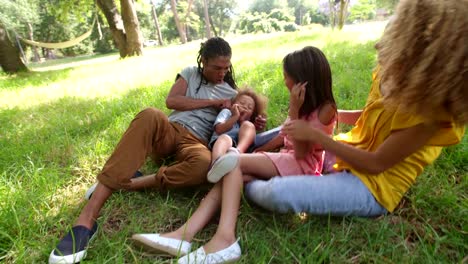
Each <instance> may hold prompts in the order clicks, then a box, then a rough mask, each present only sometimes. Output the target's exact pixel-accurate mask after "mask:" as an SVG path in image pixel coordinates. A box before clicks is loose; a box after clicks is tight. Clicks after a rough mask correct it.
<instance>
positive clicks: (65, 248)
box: [49, 223, 98, 264]
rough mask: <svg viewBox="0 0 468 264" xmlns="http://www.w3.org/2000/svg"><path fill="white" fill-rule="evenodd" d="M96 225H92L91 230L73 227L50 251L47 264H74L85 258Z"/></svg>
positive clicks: (94, 234) (94, 233) (83, 227)
mask: <svg viewBox="0 0 468 264" xmlns="http://www.w3.org/2000/svg"><path fill="white" fill-rule="evenodd" d="M97 228H98V225H97V223H94V226H93V229H91V230H90V229H88V228H86V227H85V226H82V225H80V226H74V227H73V228H72V230H71V231H69V232H68V233H67V234H66V235H65V236H64V237H63V238H62V240H60V242H59V243H58V245H57V247H56V248H55V249H54V250H52V252H51V253H50V256H49V264H56V263H61V264H74V263H78V262H80V261H81V260H82V259H84V258H85V257H86V250H87V249H88V244H89V242H91V240H93V239H94V237H95V236H96V233H97V232H96V231H97Z"/></svg>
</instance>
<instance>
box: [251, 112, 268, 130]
mask: <svg viewBox="0 0 468 264" xmlns="http://www.w3.org/2000/svg"><path fill="white" fill-rule="evenodd" d="M266 122H267V118H266V116H262V115H258V116H257V117H256V118H255V121H254V125H255V128H256V129H257V131H263V130H264V129H265V126H266Z"/></svg>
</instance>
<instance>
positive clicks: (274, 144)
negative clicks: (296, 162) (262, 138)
mask: <svg viewBox="0 0 468 264" xmlns="http://www.w3.org/2000/svg"><path fill="white" fill-rule="evenodd" d="M283 143H284V141H283V137H282V136H280V135H276V136H275V137H274V138H273V139H272V140H270V141H268V142H267V143H265V144H264V145H262V146H261V147H259V148H256V149H254V151H253V152H259V151H274V150H276V149H278V148H280V147H282V146H283Z"/></svg>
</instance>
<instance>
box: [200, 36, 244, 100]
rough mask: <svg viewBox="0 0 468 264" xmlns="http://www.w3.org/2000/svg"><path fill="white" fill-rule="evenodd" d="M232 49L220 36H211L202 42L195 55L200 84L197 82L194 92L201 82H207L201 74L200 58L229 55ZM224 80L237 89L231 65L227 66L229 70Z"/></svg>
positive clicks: (206, 58)
mask: <svg viewBox="0 0 468 264" xmlns="http://www.w3.org/2000/svg"><path fill="white" fill-rule="evenodd" d="M231 55H232V51H231V46H229V43H227V41H225V40H224V39H222V38H220V37H213V38H210V39H208V40H207V41H205V42H203V43H202V44H201V46H200V50H199V51H198V56H197V64H198V73H199V74H200V75H201V79H200V84H198V87H197V90H196V93H198V91H199V90H200V87H201V85H202V83H203V84H208V80H207V79H206V78H205V76H203V67H202V66H201V62H202V59H205V60H209V59H214V58H217V57H221V56H226V57H231ZM224 81H225V82H227V83H228V84H229V85H230V86H231V87H232V88H234V89H237V85H236V82H235V81H234V69H233V68H232V65H231V66H229V71H228V72H227V73H226V75H224Z"/></svg>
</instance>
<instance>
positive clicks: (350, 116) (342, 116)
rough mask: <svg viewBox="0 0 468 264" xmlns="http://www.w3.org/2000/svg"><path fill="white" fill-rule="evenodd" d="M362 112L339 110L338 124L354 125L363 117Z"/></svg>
mask: <svg viewBox="0 0 468 264" xmlns="http://www.w3.org/2000/svg"><path fill="white" fill-rule="evenodd" d="M361 113H362V110H342V109H338V122H340V123H345V124H347V125H354V124H356V121H357V120H358V119H359V117H360V116H361Z"/></svg>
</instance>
